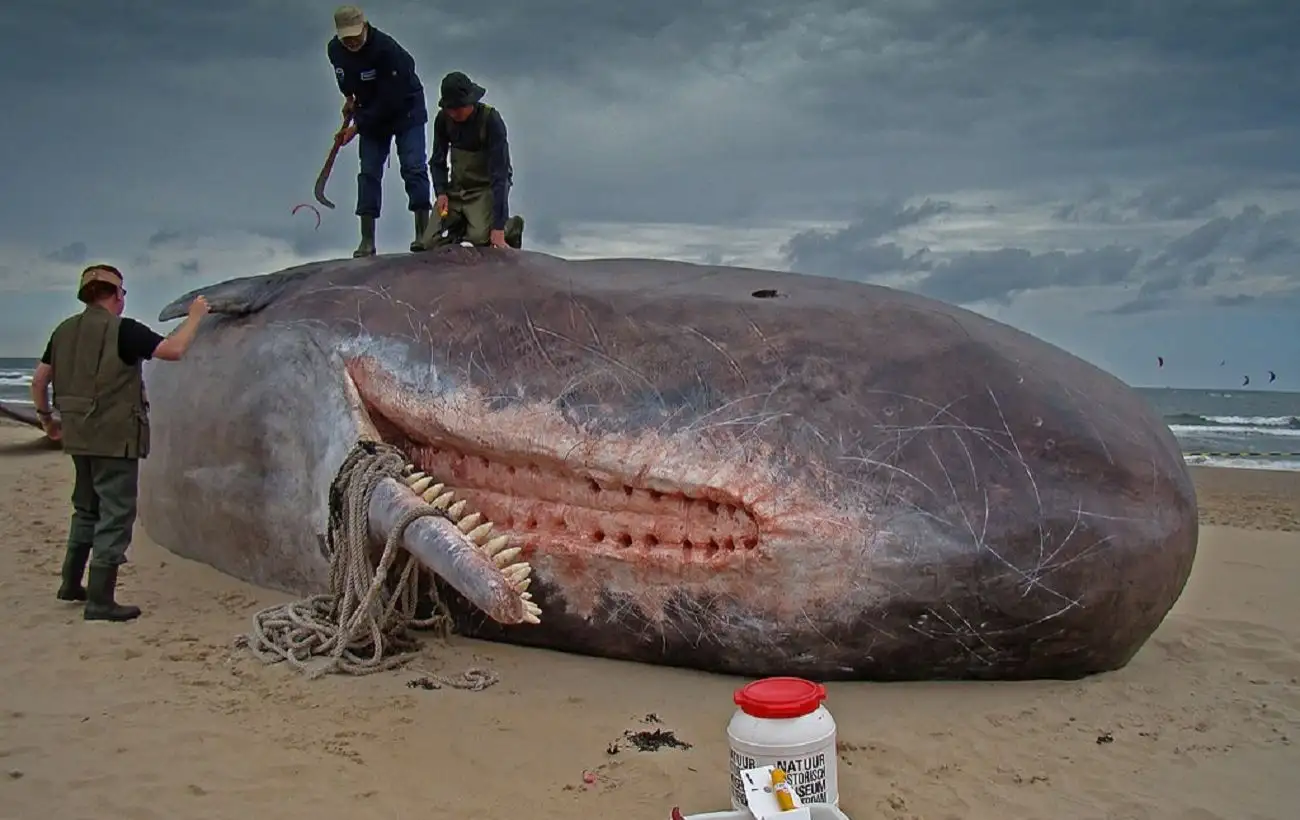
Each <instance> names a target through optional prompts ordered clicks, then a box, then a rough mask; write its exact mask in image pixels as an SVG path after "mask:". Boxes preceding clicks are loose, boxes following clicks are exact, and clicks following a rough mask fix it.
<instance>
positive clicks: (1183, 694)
mask: <svg viewBox="0 0 1300 820" xmlns="http://www.w3.org/2000/svg"><path fill="white" fill-rule="evenodd" d="M38 436H39V434H38V433H37V432H36V431H34V430H31V429H28V428H22V427H19V426H17V425H13V424H9V423H0V498H3V504H0V530H2V532H3V544H4V549H3V551H0V561H2V562H3V564H2V565H0V586H2V587H3V595H2V596H0V606H2V607H3V625H2V626H0V658H2V659H3V660H0V818H22V819H23V820H30V819H32V818H40V817H58V818H61V820H80V818H87V819H88V820H89V818H106V817H121V818H131V820H152V819H153V818H167V820H176V818H186V820H197V818H231V819H232V820H251V819H252V818H263V817H264V818H267V820H298V819H299V818H317V819H318V818H335V817H338V818H355V820H363V818H376V820H379V819H380V818H382V819H383V820H397V819H398V818H417V817H420V818H426V817H449V818H450V817H457V818H460V817H464V818H480V819H482V820H488V819H489V818H529V820H552V818H554V819H555V820H559V819H560V818H565V819H566V820H571V819H573V818H592V820H596V818H610V820H639V819H640V818H645V820H658V819H664V820H666V818H668V816H669V812H670V810H671V808H672V807H673V806H674V805H678V806H681V808H682V811H683V813H685V814H691V813H696V812H706V811H717V810H722V809H725V808H727V807H728V782H727V776H726V760H727V745H726V734H725V727H726V724H727V721H728V719H729V718H730V716H731V713H732V710H733V708H734V707H733V706H732V703H731V694H732V691H733V690H734V689H735V688H736V687H737V686H738V685H740V684H741V683H742V681H740V680H738V679H734V678H724V677H719V676H712V675H705V674H699V673H694V672H688V671H681V670H671V669H661V668H656V667H647V666H639V665H636V664H627V663H617V662H612V661H604V660H598V659H593V658H582V657H574V656H569V655H563V654H559V653H554V652H546V651H538V650H526V649H520V648H515V647H509V646H502V645H496V644H489V643H479V642H474V641H467V640H462V639H459V638H453V639H452V641H451V643H450V645H446V644H442V643H440V642H438V641H436V640H431V641H430V642H429V644H428V645H427V646H426V648H425V650H424V656H423V657H422V658H421V659H420V660H419V661H417V663H416V666H414V667H412V668H408V669H406V670H397V671H394V672H390V673H381V674H378V675H372V676H369V677H363V678H347V677H329V678H324V679H320V680H315V681H309V680H305V679H303V678H301V677H300V676H298V675H297V674H296V673H295V672H294V671H293V670H291V669H288V668H285V667H283V666H271V667H268V666H264V665H262V664H261V663H260V662H258V661H257V660H255V659H253V658H251V657H249V656H248V655H246V654H245V653H244V652H243V651H241V650H238V649H233V648H232V646H231V645H232V640H233V638H234V637H235V636H236V635H237V634H239V633H241V632H244V631H246V630H247V629H248V627H249V625H250V618H251V616H252V614H253V613H254V612H255V611H256V610H257V609H259V608H261V607H264V606H267V605H270V604H272V603H275V602H278V601H282V600H286V599H287V596H283V595H281V594H278V593H270V592H266V591H263V590H259V589H256V588H254V587H251V586H248V585H246V584H243V583H241V582H238V581H235V580H233V579H231V578H229V577H227V576H223V575H220V574H219V573H217V572H216V571H214V570H212V569H210V568H208V567H206V566H203V565H200V564H196V563H193V562H190V561H187V560H184V559H181V558H177V557H175V556H174V555H172V554H170V553H168V552H167V551H165V550H163V549H161V548H160V547H158V546H156V545H154V544H152V543H150V542H149V541H148V540H147V539H145V537H144V535H143V533H140V532H139V531H137V533H138V534H137V540H136V542H135V543H134V545H133V546H132V549H131V553H130V557H131V559H132V562H131V563H130V564H129V565H128V566H127V567H126V568H125V569H124V572H123V581H122V587H121V591H120V597H121V599H122V600H124V601H126V602H128V603H135V604H139V605H140V606H142V607H143V608H144V610H145V615H144V617H142V618H141V619H139V620H138V621H136V622H134V623H130V624H124V625H123V624H102V623H91V624H88V623H85V622H83V621H82V620H81V611H80V608H79V607H78V606H77V605H74V604H66V603H61V602H59V601H56V600H55V598H54V590H55V588H56V587H57V585H58V577H57V576H58V571H59V563H60V560H61V558H62V549H63V539H64V537H65V527H66V522H67V518H68V513H69V507H68V493H69V491H70V487H71V475H72V466H71V462H70V461H69V460H68V459H67V458H66V457H64V456H63V455H62V454H61V453H58V452H53V451H50V450H47V449H43V448H41V447H39V446H36V443H37V440H38ZM1195 473H1196V480H1197V486H1198V492H1199V496H1200V503H1201V505H1202V508H1203V518H1202V521H1203V523H1204V524H1205V525H1206V526H1204V528H1203V530H1202V537H1201V546H1200V552H1199V554H1198V556H1197V563H1196V566H1195V569H1194V572H1193V576H1192V579H1191V582H1190V584H1189V586H1188V588H1187V590H1186V591H1185V592H1184V594H1183V597H1182V599H1181V600H1180V601H1179V603H1178V605H1177V607H1176V609H1175V610H1174V612H1173V613H1172V614H1171V616H1170V617H1169V618H1168V619H1167V620H1166V621H1165V623H1164V624H1163V625H1162V626H1161V628H1160V629H1159V631H1158V632H1157V633H1156V634H1155V636H1154V637H1153V639H1152V640H1151V641H1150V642H1149V643H1148V644H1147V646H1146V647H1145V648H1144V649H1143V650H1142V652H1141V653H1140V654H1139V655H1138V656H1137V658H1136V659H1135V660H1134V661H1133V662H1132V663H1131V664H1130V665H1129V666H1128V667H1127V668H1125V669H1123V670H1121V671H1119V672H1116V673H1113V674H1108V675H1102V676H1097V677H1094V678H1091V679H1088V680H1084V681H1075V682H1066V683H1062V682H1032V683H1018V684H1008V683H995V684H895V685H874V684H847V683H841V684H831V685H830V686H829V689H830V698H829V701H828V703H827V706H828V708H830V710H831V711H832V713H833V714H834V715H835V718H836V720H837V722H838V724H839V727H840V743H841V754H840V764H839V767H840V789H841V804H842V808H843V810H844V811H845V812H846V813H847V814H848V815H849V816H850V817H851V818H854V820H868V818H871V819H872V820H874V819H875V818H897V819H898V820H904V819H906V820H983V818H996V820H1011V818H1026V820H1028V819H1029V818H1043V820H1049V818H1050V820H1063V819H1064V818H1070V819H1071V820H1072V819H1073V818H1079V819H1080V820H1082V819H1083V818H1088V819H1089V820H1091V819H1092V818H1096V820H1103V818H1104V819H1105V820H1121V819H1123V820H1128V819H1129V818H1131V819H1132V820H1165V819H1166V818H1167V819H1168V820H1265V818H1267V819H1268V820H1291V819H1292V818H1295V817H1296V816H1297V809H1296V805H1297V804H1298V803H1300V778H1297V772H1300V596H1298V595H1297V594H1296V591H1297V589H1300V586H1298V585H1297V578H1300V532H1298V530H1300V473H1280V472H1279V473H1266V472H1256V471H1249V470H1234V469H1204V468H1202V469H1197V470H1196V471H1195ZM1284 530H1287V531H1284ZM471 665H483V666H488V667H490V668H491V669H493V670H495V671H496V672H497V673H499V674H500V676H501V680H500V682H499V683H498V684H496V685H495V686H493V687H491V688H488V689H486V690H484V691H481V692H468V691H459V690H449V689H440V690H425V689H420V688H411V687H409V686H408V685H407V684H408V682H409V681H411V680H412V679H414V678H416V677H419V676H420V674H422V671H428V672H441V673H444V674H455V673H457V672H459V671H461V670H462V669H464V668H466V667H467V666H471ZM649 714H653V715H655V716H657V717H658V719H659V720H660V721H662V723H661V724H659V725H658V726H651V727H649V728H662V729H668V730H671V731H673V732H674V733H675V734H676V735H677V737H679V738H680V739H681V740H683V741H685V742H686V743H689V744H691V747H690V748H689V749H671V748H669V749H662V750H659V751H655V752H639V751H636V750H635V749H623V750H621V751H620V752H618V753H617V754H615V755H610V754H608V753H607V747H609V745H610V743H611V742H612V741H615V740H616V739H618V738H619V737H620V736H621V735H622V734H623V732H624V731H625V730H640V729H644V728H647V725H646V724H645V723H644V721H645V719H646V716H647V715H649ZM584 772H589V773H591V775H593V777H591V778H588V779H592V780H594V782H593V783H590V784H589V783H586V782H584Z"/></svg>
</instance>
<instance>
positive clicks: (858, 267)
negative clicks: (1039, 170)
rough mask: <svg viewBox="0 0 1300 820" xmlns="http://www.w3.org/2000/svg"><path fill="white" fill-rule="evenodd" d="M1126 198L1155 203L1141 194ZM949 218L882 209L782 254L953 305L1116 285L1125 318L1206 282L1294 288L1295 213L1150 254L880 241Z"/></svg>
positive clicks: (929, 210) (929, 211)
mask: <svg viewBox="0 0 1300 820" xmlns="http://www.w3.org/2000/svg"><path fill="white" fill-rule="evenodd" d="M1134 199H1136V200H1145V201H1158V200H1156V199H1155V198H1153V197H1146V196H1144V195H1139V196H1138V197H1135V198H1134ZM951 211H952V207H951V205H950V204H949V203H936V202H932V201H930V200H926V201H925V202H924V203H923V204H921V205H919V206H912V207H907V208H901V209H895V210H892V211H891V210H890V208H889V205H888V204H882V205H880V206H878V207H875V208H872V209H869V210H868V211H867V215H866V216H864V217H862V218H859V219H858V220H855V221H854V222H852V223H850V224H849V225H848V226H846V227H844V228H841V229H840V230H837V231H804V232H801V233H799V234H796V235H795V236H794V237H792V238H791V240H790V241H789V242H787V243H786V245H785V246H784V248H783V252H784V253H785V256H786V259H787V261H788V262H789V264H790V266H791V268H792V269H793V270H798V271H802V272H806V273H819V274H825V275H831V276H839V277H844V278H850V279H857V280H861V281H871V280H880V279H890V278H897V277H900V276H902V277H906V276H907V275H908V274H921V275H920V276H919V277H912V278H911V280H910V281H908V283H907V284H906V285H905V286H906V287H909V288H911V289H913V290H916V291H918V292H920V293H924V294H926V295H929V296H934V297H936V298H939V299H943V300H945V301H950V302H956V303H960V304H974V303H980V302H995V303H1002V304H1007V303H1009V302H1010V301H1011V300H1012V299H1013V298H1014V297H1016V296H1018V295H1021V294H1024V293H1027V292H1030V291H1034V290H1045V289H1052V288H1057V289H1060V288H1081V287H1103V286H1119V285H1125V286H1137V298H1135V299H1133V300H1131V301H1129V302H1126V303H1125V304H1123V305H1121V306H1119V307H1117V308H1113V309H1110V310H1107V311H1105V312H1110V313H1118V314H1132V313H1140V312H1144V311H1149V310H1155V309H1158V308H1161V307H1165V306H1167V305H1169V304H1171V303H1172V302H1173V301H1174V300H1175V298H1176V297H1179V296H1180V295H1186V294H1191V295H1194V294H1195V293H1196V292H1198V291H1201V290H1203V289H1205V288H1206V287H1207V286H1210V285H1211V284H1212V283H1214V282H1215V281H1216V279H1226V280H1243V279H1249V278H1251V277H1258V276H1272V277H1274V278H1280V279H1283V280H1286V281H1289V282H1291V283H1294V284H1297V285H1300V266H1297V265H1296V262H1297V261H1300V258H1298V256H1296V255H1288V254H1289V251H1291V250H1292V249H1294V247H1295V244H1294V242H1293V240H1292V239H1291V238H1290V237H1292V236H1297V235H1300V211H1297V210H1286V211H1281V212H1278V213H1273V214H1269V213H1266V212H1265V211H1264V210H1263V209H1262V208H1260V207H1259V206H1257V205H1248V206H1246V207H1244V208H1242V209H1241V210H1240V211H1239V212H1238V213H1237V214H1236V215H1234V216H1231V217H1227V216H1217V217H1214V218H1212V219H1209V220H1207V221H1206V222H1204V223H1203V224H1201V225H1200V226H1198V227H1196V228H1194V229H1192V230H1190V231H1188V232H1186V233H1184V234H1183V235H1181V236H1176V237H1175V238H1173V239H1172V240H1170V241H1168V242H1166V243H1164V244H1163V246H1162V247H1160V248H1158V249H1155V250H1154V251H1151V252H1150V253H1144V251H1143V249H1141V248H1137V247H1126V246H1121V245H1118V244H1110V245H1106V246H1103V247H1099V248H1088V249H1083V250H1078V251H1073V252H1069V251H1059V250H1053V251H1046V252H1034V251H1031V250H1029V249H1026V248H1019V247H1005V248H998V249H993V250H976V251H968V252H965V253H959V254H956V255H951V254H950V255H948V257H947V258H937V257H936V256H935V255H934V254H931V253H930V252H929V249H928V248H921V249H918V250H914V251H910V252H909V251H907V250H905V249H904V247H903V246H902V245H900V244H899V243H898V242H896V241H893V240H892V239H888V238H887V237H888V236H889V235H890V234H892V233H893V232H895V231H897V230H898V229H900V228H904V227H907V226H910V225H914V224H918V223H921V222H924V221H925V220H926V219H927V218H929V217H932V216H935V215H937V214H941V213H949V212H951ZM1207 260H1213V261H1207ZM1237 303H1244V302H1241V301H1240V300H1238V302H1237Z"/></svg>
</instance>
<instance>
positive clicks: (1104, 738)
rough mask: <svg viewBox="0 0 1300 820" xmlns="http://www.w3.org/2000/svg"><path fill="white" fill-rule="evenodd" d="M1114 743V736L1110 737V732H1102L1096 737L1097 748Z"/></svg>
mask: <svg viewBox="0 0 1300 820" xmlns="http://www.w3.org/2000/svg"><path fill="white" fill-rule="evenodd" d="M1114 742H1115V736H1114V735H1112V734H1111V733H1110V732H1102V733H1101V734H1099V735H1097V745H1098V746H1101V745H1103V744H1106V743H1114Z"/></svg>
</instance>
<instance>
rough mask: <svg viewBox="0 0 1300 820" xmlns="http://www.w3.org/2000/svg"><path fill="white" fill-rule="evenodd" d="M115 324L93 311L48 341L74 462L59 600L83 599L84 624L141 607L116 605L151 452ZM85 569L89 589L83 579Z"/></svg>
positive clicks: (124, 616) (144, 414)
mask: <svg viewBox="0 0 1300 820" xmlns="http://www.w3.org/2000/svg"><path fill="white" fill-rule="evenodd" d="M120 325H121V320H120V319H119V318H118V317H117V316H115V315H113V314H112V313H109V312H108V311H107V310H105V309H104V308H102V307H98V306H95V305H91V306H89V307H87V308H86V309H85V311H83V312H82V313H81V314H79V315H77V316H72V317H70V318H68V319H65V320H64V321H63V322H62V323H60V324H59V326H58V327H57V328H56V329H55V331H54V333H53V334H52V336H51V339H50V353H51V360H50V364H51V366H52V368H53V371H54V380H53V381H54V405H55V406H56V407H57V408H58V409H59V414H60V416H61V419H62V424H63V450H64V452H66V453H67V454H68V455H70V456H71V457H72V463H73V469H74V470H75V473H76V478H75V480H74V482H73V489H72V509H73V513H72V521H71V524H70V526H69V529H68V543H67V551H66V553H65V555H64V559H63V572H62V579H61V580H62V583H61V585H60V586H59V591H58V593H57V597H58V598H59V599H60V600H65V601H81V600H84V601H85V602H86V604H85V613H84V617H85V619H86V620H88V621H97V620H98V621H129V620H131V619H133V618H136V617H138V616H139V615H140V608H139V607H134V606H126V605H122V604H119V603H117V602H116V600H115V592H116V588H117V573H118V567H119V566H121V565H122V564H124V563H125V562H126V551H127V548H128V547H129V546H130V544H131V528H132V526H133V525H134V524H135V517H136V490H137V479H138V476H139V464H140V462H139V459H141V458H144V457H145V456H147V455H148V453H149V421H148V403H147V402H146V400H145V395H144V379H143V375H142V372H141V368H140V364H139V363H138V362H137V363H136V364H134V365H127V364H126V363H125V362H123V361H122V360H121V358H120V357H119V356H118V354H117V334H118V328H119V327H120ZM87 563H89V570H90V571H89V577H88V578H87V584H86V586H85V587H84V588H83V587H82V586H81V576H82V572H83V571H84V570H85V569H86V566H87Z"/></svg>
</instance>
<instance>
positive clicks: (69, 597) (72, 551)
mask: <svg viewBox="0 0 1300 820" xmlns="http://www.w3.org/2000/svg"><path fill="white" fill-rule="evenodd" d="M89 560H90V547H68V551H67V552H66V553H64V554H63V583H62V584H61V585H60V586H59V591H58V592H56V593H54V595H55V597H57V598H58V599H59V600H60V601H84V600H86V588H85V587H84V586H82V585H81V579H82V577H83V576H84V575H85V574H86V562H87V561H89Z"/></svg>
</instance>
